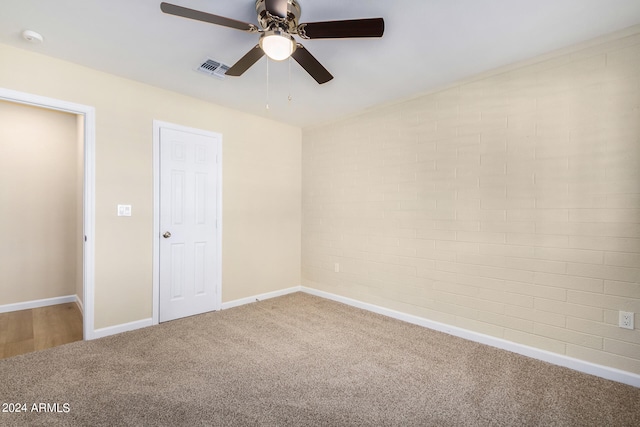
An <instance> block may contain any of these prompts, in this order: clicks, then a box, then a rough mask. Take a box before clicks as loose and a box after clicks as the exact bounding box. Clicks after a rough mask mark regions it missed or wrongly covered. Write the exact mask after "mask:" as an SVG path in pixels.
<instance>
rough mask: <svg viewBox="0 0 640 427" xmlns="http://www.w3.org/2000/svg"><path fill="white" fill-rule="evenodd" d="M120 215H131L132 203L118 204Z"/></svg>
mask: <svg viewBox="0 0 640 427" xmlns="http://www.w3.org/2000/svg"><path fill="white" fill-rule="evenodd" d="M118 216H131V205H118Z"/></svg>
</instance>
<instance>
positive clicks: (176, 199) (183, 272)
mask: <svg viewBox="0 0 640 427" xmlns="http://www.w3.org/2000/svg"><path fill="white" fill-rule="evenodd" d="M218 144H220V141H219V139H218V138H217V137H214V136H209V135H199V134H196V133H191V132H187V131H180V130H176V129H169V128H160V218H159V224H160V230H159V233H160V256H159V261H160V266H159V268H160V272H159V281H160V284H159V288H160V289H159V299H160V301H159V320H160V322H166V321H168V320H173V319H177V318H180V317H186V316H191V315H194V314H200V313H204V312H207V311H212V310H215V309H216V303H217V295H216V292H217V290H218V284H217V283H216V281H217V278H218V274H217V273H218V272H217V271H216V265H217V262H216V260H217V257H218V254H217V253H216V252H217V250H218V249H217V248H218V245H217V239H218V233H219V231H218V229H217V212H218V209H217V205H216V204H217V199H218V197H217V191H218V170H217V168H218V164H217V153H218Z"/></svg>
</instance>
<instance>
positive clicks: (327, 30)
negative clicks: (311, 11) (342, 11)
mask: <svg viewBox="0 0 640 427" xmlns="http://www.w3.org/2000/svg"><path fill="white" fill-rule="evenodd" d="M298 34H299V35H300V37H302V38H305V39H342V38H355V37H382V34H384V19H382V18H366V19H349V20H346V21H324V22H308V23H306V24H300V25H298Z"/></svg>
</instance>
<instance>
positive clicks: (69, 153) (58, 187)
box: [0, 101, 78, 305]
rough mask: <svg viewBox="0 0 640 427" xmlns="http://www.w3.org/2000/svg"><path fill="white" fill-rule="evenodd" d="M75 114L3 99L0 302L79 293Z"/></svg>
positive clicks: (0, 126)
mask: <svg viewBox="0 0 640 427" xmlns="http://www.w3.org/2000/svg"><path fill="white" fill-rule="evenodd" d="M76 132H77V131H76V116H75V115H73V114H68V113H63V112H59V111H52V110H46V109H42V108H37V107H31V106H27V105H21V104H13V103H9V102H4V101H0V212H2V215H1V220H0V272H1V273H0V275H1V279H0V305H4V304H14V303H19V302H25V301H33V300H38V299H45V298H54V297H61V296H68V295H75V293H76V288H75V280H76V277H75V275H76V266H77V264H76V245H77V241H78V234H77V229H76V223H77V212H76V208H77V197H76V179H77V177H76V173H77V170H76V149H77V139H76V136H77V133H76Z"/></svg>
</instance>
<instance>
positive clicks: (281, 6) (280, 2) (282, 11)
mask: <svg viewBox="0 0 640 427" xmlns="http://www.w3.org/2000/svg"><path fill="white" fill-rule="evenodd" d="M264 8H265V9H266V10H267V11H268V12H269V13H270V14H272V15H274V16H279V17H280V18H286V17H287V0H265V1H264Z"/></svg>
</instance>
